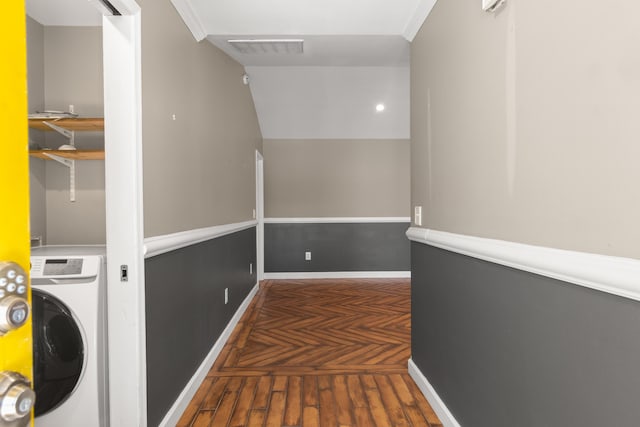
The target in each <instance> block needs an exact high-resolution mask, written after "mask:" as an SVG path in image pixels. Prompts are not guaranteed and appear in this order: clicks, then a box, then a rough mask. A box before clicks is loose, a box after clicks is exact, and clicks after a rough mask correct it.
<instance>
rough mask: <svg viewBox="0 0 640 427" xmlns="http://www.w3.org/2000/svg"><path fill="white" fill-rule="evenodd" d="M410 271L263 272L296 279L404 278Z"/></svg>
mask: <svg viewBox="0 0 640 427" xmlns="http://www.w3.org/2000/svg"><path fill="white" fill-rule="evenodd" d="M406 278H411V272H410V271H326V272H325V271H322V272H293V273H264V279H265V280H298V279H406Z"/></svg>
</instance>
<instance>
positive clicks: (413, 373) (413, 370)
mask: <svg viewBox="0 0 640 427" xmlns="http://www.w3.org/2000/svg"><path fill="white" fill-rule="evenodd" d="M409 376H410V377H411V378H413V381H415V383H416V384H417V386H418V388H419V389H420V391H421V392H422V394H424V397H426V398H427V401H428V402H429V404H430V405H431V407H432V408H433V410H434V411H435V413H436V415H437V416H438V418H440V421H441V422H442V425H443V426H444V427H460V424H459V423H458V422H457V421H456V419H455V418H453V415H452V414H451V412H450V411H449V409H448V408H447V407H446V406H445V404H444V402H443V401H442V399H440V396H438V393H436V390H435V389H434V388H433V386H432V385H431V384H430V383H429V381H427V378H426V377H425V376H424V375H423V374H422V371H420V369H419V368H418V367H417V366H416V364H415V363H413V360H411V359H409Z"/></svg>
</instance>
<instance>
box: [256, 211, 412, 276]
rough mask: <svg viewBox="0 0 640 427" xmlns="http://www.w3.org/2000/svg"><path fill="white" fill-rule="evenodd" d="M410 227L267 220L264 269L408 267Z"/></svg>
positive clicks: (332, 269) (366, 269) (276, 270)
mask: <svg viewBox="0 0 640 427" xmlns="http://www.w3.org/2000/svg"><path fill="white" fill-rule="evenodd" d="M407 228H409V223H330V224H317V223H315V224H314V223H312V224H291V223H289V224H265V226H264V240H265V248H264V253H265V258H264V271H265V272H267V273H275V272H327V271H409V269H410V263H409V241H408V240H407V238H406V236H405V232H406V231H407ZM307 251H308V252H311V260H310V261H307V260H305V252H307Z"/></svg>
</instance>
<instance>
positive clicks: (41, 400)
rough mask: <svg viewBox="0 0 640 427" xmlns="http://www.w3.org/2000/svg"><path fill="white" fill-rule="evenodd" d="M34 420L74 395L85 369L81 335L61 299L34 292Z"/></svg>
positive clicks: (33, 289) (39, 291)
mask: <svg viewBox="0 0 640 427" xmlns="http://www.w3.org/2000/svg"><path fill="white" fill-rule="evenodd" d="M32 310H33V311H32V312H33V370H34V389H35V392H36V405H35V411H34V413H35V416H36V417H37V416H40V415H44V414H46V413H47V412H49V411H52V410H54V409H55V408H57V407H58V406H60V405H61V404H62V403H64V401H65V400H67V398H68V397H69V396H70V395H71V394H72V393H73V391H74V389H75V388H76V385H77V384H78V381H79V380H80V377H81V376H82V369H83V368H84V343H83V339H82V333H81V332H80V328H79V327H78V323H77V322H76V319H75V318H74V317H73V315H72V313H71V310H69V308H68V307H67V306H66V305H64V303H62V302H61V301H60V300H59V299H57V298H55V297H54V296H52V295H51V294H48V293H46V292H44V291H41V290H39V289H35V288H32Z"/></svg>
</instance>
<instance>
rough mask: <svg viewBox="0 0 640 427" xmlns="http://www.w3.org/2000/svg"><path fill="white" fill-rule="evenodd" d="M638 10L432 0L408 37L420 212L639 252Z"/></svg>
mask: <svg viewBox="0 0 640 427" xmlns="http://www.w3.org/2000/svg"><path fill="white" fill-rule="evenodd" d="M639 15H640V3H639V2H630V1H626V0H614V1H611V2H607V4H606V7H603V6H602V3H601V2H598V1H595V0H588V1H584V0H565V1H562V2H557V1H552V0H540V1H508V2H507V3H506V5H505V7H504V8H503V9H502V10H501V11H500V12H499V13H497V14H488V13H485V12H482V11H481V8H480V5H479V2H475V1H439V2H437V3H436V5H435V7H434V9H433V11H432V12H431V15H430V16H429V17H428V18H427V20H426V22H425V23H424V25H423V26H422V29H421V30H420V32H419V33H418V35H417V37H416V38H415V40H414V41H413V43H412V48H411V55H412V57H411V100H412V105H411V111H412V117H411V126H412V128H411V134H412V141H413V143H412V153H411V156H412V165H411V169H412V183H411V187H412V194H411V197H412V204H413V205H422V206H423V207H424V211H423V213H424V216H425V224H424V225H423V226H426V227H427V228H432V229H437V230H443V231H449V232H455V233H462V234H469V235H475V236H480V237H490V238H497V239H503V240H510V241H516V242H522V243H528V244H535V245H542V246H550V247H557V248H562V249H570V250H578V251H585V252H594V253H601V254H607V255H615V256H623V257H632V258H640V246H639V245H638V244H637V242H638V241H640V226H638V218H640V187H639V186H638V185H636V183H638V182H639V181H640V168H638V166H637V161H636V159H638V158H640V144H638V143H637V141H638V137H639V136H640V121H639V120H637V112H638V109H639V107H640V105H639V104H638V100H639V99H640V79H639V78H638V76H639V75H640V50H638V49H637V40H638V39H640V26H638V25H637V16H639ZM594 29H597V30H594Z"/></svg>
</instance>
